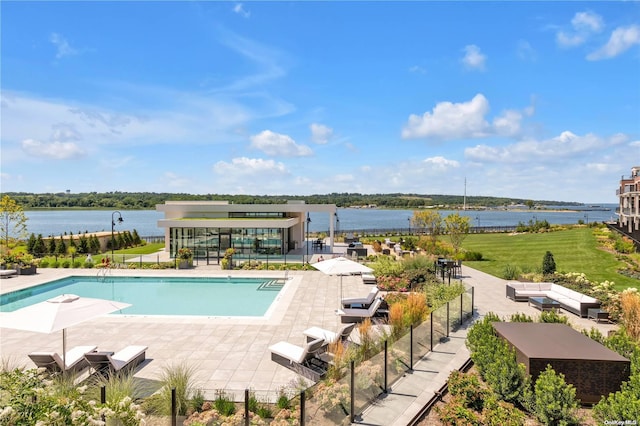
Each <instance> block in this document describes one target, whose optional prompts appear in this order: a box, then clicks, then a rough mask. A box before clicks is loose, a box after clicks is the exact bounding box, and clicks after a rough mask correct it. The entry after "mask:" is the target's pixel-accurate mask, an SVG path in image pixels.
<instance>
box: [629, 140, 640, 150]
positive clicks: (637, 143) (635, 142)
mask: <svg viewBox="0 0 640 426" xmlns="http://www.w3.org/2000/svg"><path fill="white" fill-rule="evenodd" d="M629 146H631V147H635V148H640V141H633V142H629Z"/></svg>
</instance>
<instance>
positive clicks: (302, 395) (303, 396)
mask: <svg viewBox="0 0 640 426" xmlns="http://www.w3.org/2000/svg"><path fill="white" fill-rule="evenodd" d="M306 398H307V396H306V394H305V392H304V391H302V392H300V426H304V416H305V413H304V408H305V407H304V404H305V403H306Z"/></svg>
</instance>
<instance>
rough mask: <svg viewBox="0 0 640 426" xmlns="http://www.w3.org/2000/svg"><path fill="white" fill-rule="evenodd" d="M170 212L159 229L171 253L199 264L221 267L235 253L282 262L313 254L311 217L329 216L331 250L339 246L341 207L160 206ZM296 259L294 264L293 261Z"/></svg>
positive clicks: (301, 203)
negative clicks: (188, 254) (187, 254)
mask: <svg viewBox="0 0 640 426" xmlns="http://www.w3.org/2000/svg"><path fill="white" fill-rule="evenodd" d="M156 210H157V211H160V212H164V219H160V220H159V221H158V227H159V228H164V236H165V250H166V251H169V253H170V256H171V257H175V254H176V253H177V251H178V250H179V249H180V248H182V247H188V248H190V249H191V250H192V251H193V252H194V257H195V258H196V259H206V260H207V262H208V261H210V260H213V261H214V262H216V263H217V262H219V260H220V259H221V258H222V257H223V256H224V254H225V251H226V250H227V249H229V248H233V249H234V250H235V254H234V257H235V258H237V259H261V258H265V257H266V258H267V259H268V258H270V259H272V260H274V261H276V260H277V259H278V258H283V257H284V258H285V260H286V256H287V255H288V254H290V253H292V252H297V253H298V254H299V255H301V256H302V260H303V261H308V256H307V259H305V258H304V256H305V254H308V251H309V248H308V247H309V244H308V243H309V242H308V241H307V236H308V233H309V229H308V226H309V223H310V221H311V219H310V217H309V213H326V214H327V225H328V228H329V250H330V251H332V249H333V243H334V232H335V229H334V225H335V217H336V205H335V204H306V203H305V202H304V201H296V200H292V201H289V202H287V203H286V204H230V203H229V202H228V201H166V202H165V203H164V204H158V205H156ZM290 259H293V258H292V257H290Z"/></svg>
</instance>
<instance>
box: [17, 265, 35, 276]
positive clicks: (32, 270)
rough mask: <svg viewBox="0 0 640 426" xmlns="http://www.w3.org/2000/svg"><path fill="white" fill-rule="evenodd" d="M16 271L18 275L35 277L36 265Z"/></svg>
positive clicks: (19, 268)
mask: <svg viewBox="0 0 640 426" xmlns="http://www.w3.org/2000/svg"><path fill="white" fill-rule="evenodd" d="M16 269H17V270H18V274H19V275H35V274H36V265H31V266H20V267H18V268H16Z"/></svg>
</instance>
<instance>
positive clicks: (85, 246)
mask: <svg viewBox="0 0 640 426" xmlns="http://www.w3.org/2000/svg"><path fill="white" fill-rule="evenodd" d="M78 253H82V254H87V253H89V240H88V239H87V236H86V235H84V234H82V235H80V239H79V240H78Z"/></svg>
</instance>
